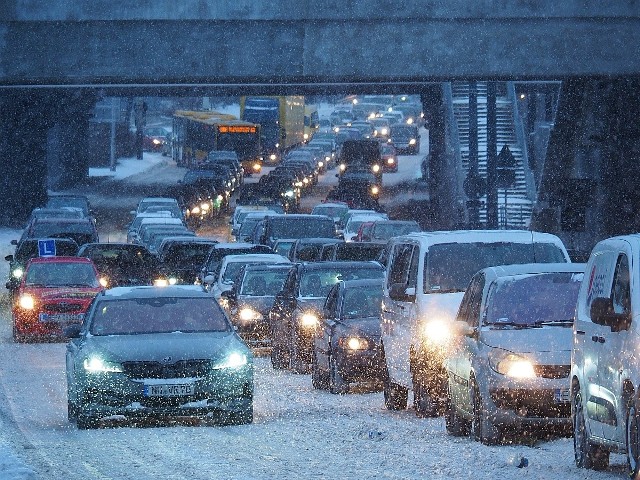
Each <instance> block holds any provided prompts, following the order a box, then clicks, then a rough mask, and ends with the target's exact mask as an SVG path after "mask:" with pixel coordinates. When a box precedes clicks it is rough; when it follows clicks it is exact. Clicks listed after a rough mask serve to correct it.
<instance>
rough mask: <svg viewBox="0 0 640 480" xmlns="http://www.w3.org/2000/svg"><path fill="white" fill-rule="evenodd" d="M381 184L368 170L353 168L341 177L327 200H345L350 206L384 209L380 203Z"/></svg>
mask: <svg viewBox="0 0 640 480" xmlns="http://www.w3.org/2000/svg"><path fill="white" fill-rule="evenodd" d="M381 190H382V187H381V184H380V183H379V182H378V181H377V179H376V177H375V175H373V174H372V173H369V172H368V171H364V170H361V171H357V170H351V171H350V172H349V173H345V174H343V175H342V176H341V177H340V180H339V181H338V186H336V187H334V188H332V189H331V190H330V191H329V193H328V194H327V197H326V201H327V202H344V203H346V204H347V205H349V208H352V209H353V208H355V209H365V210H376V211H379V210H382V207H381V205H380V203H379V201H378V200H379V198H380V194H381Z"/></svg>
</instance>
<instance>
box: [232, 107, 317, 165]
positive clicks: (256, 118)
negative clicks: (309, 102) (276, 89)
mask: <svg viewBox="0 0 640 480" xmlns="http://www.w3.org/2000/svg"><path fill="white" fill-rule="evenodd" d="M304 114H305V108H304V97H303V96H258V97H240V119H241V120H244V121H246V122H251V123H256V124H259V125H260V135H261V145H262V157H263V159H264V161H265V162H269V163H272V164H275V163H278V162H279V161H280V160H281V159H282V158H283V157H284V154H285V153H286V152H288V151H289V150H290V149H292V148H293V147H295V146H297V145H300V144H301V143H303V142H304Z"/></svg>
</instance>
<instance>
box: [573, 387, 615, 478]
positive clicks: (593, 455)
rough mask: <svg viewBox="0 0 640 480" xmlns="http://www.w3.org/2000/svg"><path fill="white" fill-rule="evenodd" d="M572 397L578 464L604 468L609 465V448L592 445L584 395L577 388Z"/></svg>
mask: <svg viewBox="0 0 640 480" xmlns="http://www.w3.org/2000/svg"><path fill="white" fill-rule="evenodd" d="M576 390H577V391H576V392H575V394H574V395H573V396H572V397H571V412H572V420H573V453H574V456H575V460H576V466H577V467H579V468H592V469H594V470H602V469H604V468H606V467H607V466H608V465H609V450H606V449H604V448H602V447H600V446H597V445H592V444H591V442H589V438H588V437H587V426H586V424H585V421H584V406H583V405H582V395H581V394H580V389H579V388H577V389H576Z"/></svg>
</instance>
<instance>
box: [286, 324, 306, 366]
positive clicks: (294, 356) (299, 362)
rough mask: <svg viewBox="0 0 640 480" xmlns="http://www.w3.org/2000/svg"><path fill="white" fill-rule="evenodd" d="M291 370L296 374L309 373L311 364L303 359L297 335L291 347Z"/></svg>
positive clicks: (293, 336)
mask: <svg viewBox="0 0 640 480" xmlns="http://www.w3.org/2000/svg"><path fill="white" fill-rule="evenodd" d="M289 368H290V369H291V370H293V371H294V372H295V373H301V374H304V373H309V364H308V363H307V362H305V361H304V359H303V358H301V355H300V351H299V345H298V339H297V337H296V335H295V333H294V334H293V335H292V338H291V347H290V350H289Z"/></svg>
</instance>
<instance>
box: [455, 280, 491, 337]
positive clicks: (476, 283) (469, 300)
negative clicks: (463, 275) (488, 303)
mask: <svg viewBox="0 0 640 480" xmlns="http://www.w3.org/2000/svg"><path fill="white" fill-rule="evenodd" d="M484 283H485V278H484V274H478V275H476V276H475V277H473V279H472V280H471V283H470V284H469V288H467V290H466V292H465V293H464V297H463V298H462V303H461V304H460V310H459V311H458V317H457V319H456V320H461V321H463V322H467V323H468V324H469V325H471V326H478V324H479V318H480V307H481V305H482V290H483V289H484Z"/></svg>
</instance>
